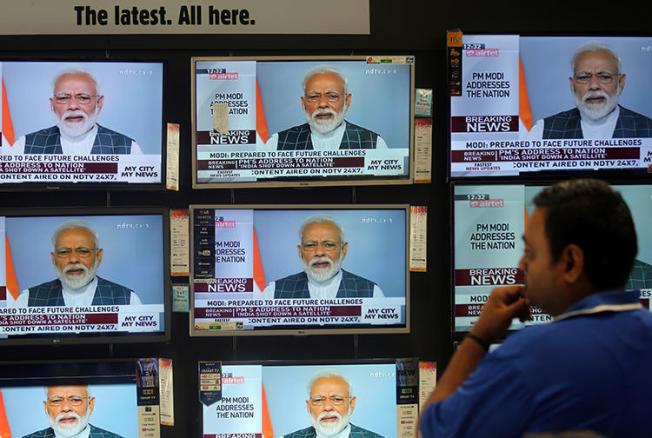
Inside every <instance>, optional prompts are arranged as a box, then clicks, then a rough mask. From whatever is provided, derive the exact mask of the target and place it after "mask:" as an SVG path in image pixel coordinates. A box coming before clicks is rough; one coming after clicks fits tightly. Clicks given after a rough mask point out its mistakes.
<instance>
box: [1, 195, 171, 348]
mask: <svg viewBox="0 0 652 438" xmlns="http://www.w3.org/2000/svg"><path fill="white" fill-rule="evenodd" d="M129 214H131V215H161V218H162V224H161V225H162V227H161V228H162V230H161V232H162V234H163V235H162V236H161V238H162V242H163V254H162V263H163V277H164V278H163V290H162V291H161V294H162V298H163V303H162V304H163V312H164V314H165V316H164V318H163V320H164V324H165V327H164V329H163V330H162V331H160V332H152V333H151V334H142V333H129V332H125V333H120V334H116V332H96V333H89V335H88V336H80V335H79V334H72V333H71V334H70V336H61V337H57V336H51V335H44V336H42V337H41V336H38V337H23V336H21V335H18V336H16V337H13V338H12V337H9V338H0V346H4V345H7V346H8V345H17V346H19V345H74V344H117V343H121V344H123V343H124V344H126V343H150V342H151V343H157V342H168V341H169V340H170V336H171V327H170V325H171V321H172V302H171V300H172V297H171V292H170V291H171V281H170V215H169V210H168V209H166V208H164V207H104V208H97V207H56V208H34V209H26V208H22V209H0V216H4V217H20V216H23V217H36V216H45V217H47V216H84V215H86V216H119V215H129Z"/></svg>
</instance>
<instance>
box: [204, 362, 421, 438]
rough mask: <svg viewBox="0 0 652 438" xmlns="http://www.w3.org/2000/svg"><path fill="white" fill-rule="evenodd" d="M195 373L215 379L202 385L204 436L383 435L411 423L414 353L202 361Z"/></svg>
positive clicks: (414, 394)
mask: <svg viewBox="0 0 652 438" xmlns="http://www.w3.org/2000/svg"><path fill="white" fill-rule="evenodd" d="M199 373H200V384H201V385H202V386H203V387H206V386H207V385H203V384H202V383H207V381H206V380H204V381H203V382H202V380H203V379H202V374H203V375H204V376H212V378H213V380H214V381H215V382H217V383H218V384H220V385H221V392H220V393H219V394H217V393H216V392H214V391H205V392H204V391H200V400H201V401H202V433H201V437H202V438H214V437H221V436H233V435H237V436H295V435H291V434H293V433H295V432H298V433H299V434H298V435H296V436H315V431H316V430H318V431H319V432H321V434H320V435H323V434H324V433H326V432H329V433H330V434H329V435H324V436H332V435H333V432H335V433H337V430H338V429H343V428H346V427H349V428H350V429H351V435H350V436H373V437H379V436H380V437H387V438H388V437H397V436H407V435H408V434H409V433H407V432H409V430H406V429H411V430H412V432H415V430H416V418H417V415H418V407H417V405H418V387H419V381H418V376H419V367H418V360H417V359H379V360H373V361H339V362H337V363H333V362H330V363H328V362H326V363H324V362H321V363H297V362H295V363H290V362H262V363H260V362H259V363H255V364H254V363H248V364H229V363H225V364H222V363H220V362H200V364H199ZM204 373H205V374H204ZM215 376H219V377H217V378H215ZM409 405H411V406H409ZM311 433H312V435H311ZM317 436H319V435H317Z"/></svg>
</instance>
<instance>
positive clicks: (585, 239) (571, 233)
mask: <svg viewBox="0 0 652 438" xmlns="http://www.w3.org/2000/svg"><path fill="white" fill-rule="evenodd" d="M534 205H536V206H537V207H538V208H542V209H545V213H546V217H545V234H546V237H547V238H548V242H549V243H550V253H551V255H552V259H553V261H557V260H559V257H560V256H561V252H562V251H563V249H564V248H565V247H566V245H568V244H571V243H573V244H575V245H577V246H579V247H580V248H581V249H582V251H583V252H584V263H585V265H584V272H585V273H586V275H587V278H588V279H589V281H590V282H591V285H592V286H593V288H594V290H595V291H602V290H609V289H616V288H621V287H623V286H624V284H625V283H626V281H627V278H628V277H629V273H630V272H631V270H632V266H633V264H634V257H635V256H636V253H637V252H638V245H637V243H636V230H635V229H634V221H633V220H632V215H631V213H630V211H629V207H627V204H625V201H624V200H623V198H622V196H621V195H620V193H618V192H617V191H615V190H614V189H612V188H611V187H610V186H609V184H607V183H605V182H604V181H599V180H595V179H576V180H570V181H563V182H560V183H557V184H555V185H553V186H550V187H547V188H545V189H544V190H543V191H541V193H539V194H538V195H537V196H536V197H535V198H534Z"/></svg>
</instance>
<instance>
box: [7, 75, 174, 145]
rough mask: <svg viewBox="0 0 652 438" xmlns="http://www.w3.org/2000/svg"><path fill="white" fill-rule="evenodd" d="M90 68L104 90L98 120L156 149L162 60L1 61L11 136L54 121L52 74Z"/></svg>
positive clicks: (159, 138)
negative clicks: (51, 102) (11, 128)
mask: <svg viewBox="0 0 652 438" xmlns="http://www.w3.org/2000/svg"><path fill="white" fill-rule="evenodd" d="M69 69H79V70H84V71H87V72H89V73H91V74H92V75H93V76H94V77H95V79H96V80H97V81H98V83H99V86H100V93H101V94H102V95H104V107H103V108H102V111H101V112H100V115H99V116H98V118H97V121H98V123H99V124H100V125H102V126H104V127H106V128H109V129H112V130H114V131H118V132H120V133H121V134H124V135H126V136H128V137H131V138H133V139H134V140H136V142H137V143H138V144H139V145H140V147H141V149H142V150H143V153H145V154H159V155H160V154H161V150H162V145H163V143H162V135H163V131H162V123H163V94H162V93H163V64H161V63H124V62H3V63H2V77H3V79H4V81H5V86H6V90H7V97H8V101H9V108H10V110H11V117H12V120H13V124H14V132H15V133H16V139H18V138H19V137H20V136H22V135H25V134H28V133H30V132H33V131H37V130H39V129H43V128H49V127H50V126H53V125H54V124H55V123H54V122H55V118H54V115H53V113H52V110H51V109H50V101H49V98H50V97H51V96H52V91H53V89H52V87H53V83H52V82H53V79H54V77H55V76H56V75H57V74H59V73H61V72H62V71H64V70H69Z"/></svg>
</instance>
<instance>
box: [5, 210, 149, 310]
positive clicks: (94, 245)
mask: <svg viewBox="0 0 652 438" xmlns="http://www.w3.org/2000/svg"><path fill="white" fill-rule="evenodd" d="M99 243H100V242H99V239H98V237H97V234H96V233H95V232H94V231H93V230H92V229H91V228H90V227H88V226H87V225H85V224H84V223H82V222H66V223H64V224H62V225H61V226H59V228H57V230H56V231H55V232H54V235H53V236H52V244H53V246H54V249H53V251H52V252H51V253H50V256H51V258H52V264H53V265H54V267H55V269H56V271H57V277H58V279H56V280H52V281H49V282H46V283H42V284H39V285H38V286H34V287H30V288H29V289H26V290H24V291H23V292H22V293H21V294H20V295H19V296H18V299H17V300H16V302H15V306H16V307H33V306H64V305H65V306H69V307H72V306H100V305H128V304H133V305H137V304H142V303H141V301H140V298H139V297H138V295H136V293H135V292H134V291H132V290H131V289H129V288H127V287H124V286H121V285H119V284H117V283H113V282H111V281H108V280H105V279H103V278H102V277H99V276H98V275H96V272H97V270H98V268H99V266H100V263H101V262H102V257H103V256H104V250H103V249H102V248H100V246H99Z"/></svg>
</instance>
